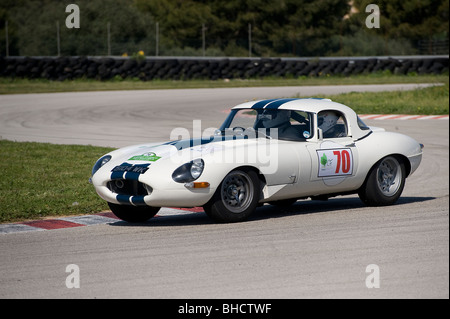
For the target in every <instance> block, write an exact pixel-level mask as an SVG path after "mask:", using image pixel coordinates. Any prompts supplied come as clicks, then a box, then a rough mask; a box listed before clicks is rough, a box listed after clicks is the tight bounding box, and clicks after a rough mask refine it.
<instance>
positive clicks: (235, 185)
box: [221, 171, 254, 213]
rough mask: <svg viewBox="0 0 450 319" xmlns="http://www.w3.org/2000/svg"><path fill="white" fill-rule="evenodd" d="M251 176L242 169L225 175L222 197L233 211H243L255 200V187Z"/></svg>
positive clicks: (227, 207)
mask: <svg viewBox="0 0 450 319" xmlns="http://www.w3.org/2000/svg"><path fill="white" fill-rule="evenodd" d="M253 187H254V186H253V183H252V182H251V180H250V177H249V176H248V175H247V174H246V173H244V172H240V171H235V172H232V173H230V174H229V175H227V176H226V177H225V179H224V180H223V182H222V187H221V197H222V202H223V205H224V206H225V208H226V209H228V210H229V211H230V212H233V213H242V212H243V211H245V210H246V209H247V208H248V207H249V206H250V204H251V203H252V201H253V194H254V188H253Z"/></svg>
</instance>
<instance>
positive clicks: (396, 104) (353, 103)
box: [327, 82, 449, 115]
mask: <svg viewBox="0 0 450 319" xmlns="http://www.w3.org/2000/svg"><path fill="white" fill-rule="evenodd" d="M327 97H328V98H330V99H332V100H333V101H335V102H339V103H342V104H345V105H348V106H350V107H351V108H352V109H353V110H354V111H355V112H356V113H358V114H407V115H443V114H449V84H448V82H447V83H445V84H444V85H440V86H432V87H427V88H423V89H417V90H411V91H391V92H351V93H344V94H339V95H334V96H327Z"/></svg>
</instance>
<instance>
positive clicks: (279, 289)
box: [0, 87, 449, 299]
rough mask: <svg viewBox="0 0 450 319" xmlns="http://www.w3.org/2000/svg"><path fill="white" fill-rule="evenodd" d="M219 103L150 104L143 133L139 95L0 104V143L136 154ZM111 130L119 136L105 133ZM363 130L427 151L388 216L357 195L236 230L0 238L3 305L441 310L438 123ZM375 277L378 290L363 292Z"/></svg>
mask: <svg viewBox="0 0 450 319" xmlns="http://www.w3.org/2000/svg"><path fill="white" fill-rule="evenodd" d="M300 89H303V88H300ZM320 89H321V90H323V87H320ZM311 90H313V89H311ZM217 92H218V91H215V92H214V93H208V92H207V91H206V90H199V91H197V90H186V92H185V94H184V99H183V98H182V97H181V96H178V95H177V94H175V96H174V100H172V101H171V100H170V97H169V96H167V97H166V100H164V99H163V98H161V100H158V101H157V102H158V105H160V106H161V105H163V106H164V108H163V113H162V114H164V115H162V114H161V112H158V114H159V115H158V116H159V117H158V121H156V122H157V123H153V124H151V125H150V124H149V125H148V126H146V122H151V119H152V114H156V113H155V112H157V110H154V109H151V108H149V107H148V98H149V95H150V93H147V92H129V93H127V92H125V93H123V94H125V95H126V97H119V96H117V95H116V93H115V92H107V93H103V92H102V93H97V94H93V95H90V94H88V93H78V94H76V93H70V94H55V95H51V94H48V95H42V96H43V97H44V98H43V100H41V99H39V98H37V96H40V95H33V96H31V95H30V96H28V95H21V96H14V97H13V96H2V97H0V112H1V113H0V119H1V123H0V130H1V133H0V135H2V136H3V138H7V137H8V136H11V137H13V138H12V139H18V140H19V137H22V138H23V139H24V140H29V139H30V138H35V139H36V140H39V141H47V142H58V143H59V142H74V143H88V144H96V145H105V146H121V145H120V144H122V143H124V144H127V143H128V144H129V142H130V140H131V139H132V137H133V134H136V132H142V134H140V135H139V134H138V135H137V136H138V138H139V139H140V140H139V141H138V142H141V141H142V142H144V141H145V140H144V138H145V137H146V136H148V135H147V133H148V132H151V135H152V141H155V142H156V141H161V140H165V139H167V138H168V135H167V130H170V129H171V128H173V127H174V126H177V125H179V126H181V127H183V126H186V125H192V124H191V123H192V119H202V120H203V121H205V122H206V123H207V124H206V125H205V126H204V125H203V122H202V127H205V128H206V127H209V126H213V125H215V126H217V125H219V124H220V122H221V121H222V119H223V118H224V114H223V113H222V111H223V110H224V109H227V108H228V107H230V106H232V105H233V104H236V102H237V103H239V102H241V101H242V99H245V98H244V97H243V96H237V93H235V92H233V93H230V92H227V91H224V92H222V93H220V94H219V93H217ZM272 93H273V92H269V91H267V92H266V91H264V92H262V93H261V92H259V93H256V92H255V93H252V94H254V95H252V94H250V96H249V97H248V99H253V98H257V96H256V94H260V98H266V97H271V96H272V95H271V94H272ZM147 94H148V95H147ZM153 94H154V93H153ZM158 94H167V93H164V92H160V93H158ZM223 94H225V96H224V95H223ZM288 94H289V96H290V93H286V92H283V94H280V96H285V95H288ZM315 94H316V93H309V94H308V93H306V92H305V94H302V95H315ZM327 94H328V93H327ZM226 95H228V97H229V99H228V98H227V96H226ZM196 96H197V99H196V98H195V97H196ZM21 99H22V102H21ZM92 99H94V100H95V101H92ZM121 99H124V100H129V101H130V102H129V104H128V106H129V108H125V107H123V104H122V101H123V100H121ZM230 100H233V101H232V102H230ZM237 100H240V101H237ZM5 101H7V103H6V102H5ZM32 101H33V103H32ZM5 103H6V104H5ZM32 104H33V109H31V108H30V106H31V105H32ZM173 104H177V108H175V107H174V108H172V109H170V108H169V105H173ZM5 105H7V106H8V107H5ZM12 105H15V106H16V107H15V111H14V110H13V109H14V108H13V107H12ZM207 106H211V108H208V109H207V110H206V109H205V108H206V107H207ZM91 107H92V109H91ZM175 110H176V112H175ZM192 110H194V111H192ZM52 111H53V112H52ZM30 113H32V114H34V115H35V116H36V117H37V119H34V117H33V116H32V115H31V114H30ZM5 114H8V116H9V120H6V119H5V118H3V116H4V115H5ZM87 114H90V115H91V117H90V118H89V117H87V116H86V115H87ZM171 117H172V119H171ZM115 120H116V121H117V122H115ZM118 122H123V123H124V125H123V126H122V127H121V126H119V127H114V126H113V123H114V125H115V124H117V123H118ZM366 122H367V124H369V125H375V126H379V127H384V128H386V129H387V130H391V131H396V132H400V133H404V134H407V135H410V136H412V137H414V138H415V139H417V140H418V141H419V142H421V143H423V144H425V149H424V157H423V161H422V164H421V166H420V167H419V169H418V170H417V171H416V172H415V173H414V174H413V175H412V176H411V177H410V178H408V179H407V182H406V187H405V190H404V193H403V195H402V197H401V198H400V200H399V202H398V204H397V205H395V206H391V207H379V208H373V207H365V206H364V205H363V204H362V203H361V202H360V200H359V199H358V197H357V196H345V197H337V198H334V199H330V200H329V201H326V202H322V201H298V202H297V203H296V204H295V205H293V206H292V207H290V208H287V209H280V208H276V207H273V206H270V205H265V206H263V207H260V208H258V209H257V211H256V213H255V214H254V215H253V216H252V217H251V218H250V220H249V221H247V222H243V223H238V224H214V223H212V222H211V221H210V220H209V219H208V218H207V217H206V215H205V214H204V213H190V214H183V215H178V216H172V217H165V218H155V219H152V220H150V221H149V222H147V223H144V224H138V225H130V224H127V223H125V222H121V221H117V222H113V223H108V224H98V225H90V226H87V227H74V228H65V229H58V230H50V231H36V232H19V233H8V234H0V298H208V299H209V298H449V215H448V212H449V165H448V154H449V133H448V132H449V131H448V130H449V122H448V120H403V121H402V120H378V121H371V120H367V121H366ZM108 123H109V124H108ZM132 123H134V124H135V125H134V126H133V125H132ZM5 125H6V126H5ZM45 127H47V130H48V131H47V132H45V129H44V128H45ZM107 127H109V131H106V128H107ZM155 128H156V129H155ZM103 129H105V131H104V134H103V135H100V136H99V135H96V136H95V137H92V136H91V135H90V134H89V133H91V134H92V133H93V132H99V130H100V131H101V130H103ZM160 130H161V132H159V131H160ZM34 131H35V132H36V133H39V134H41V135H37V136H34V135H33V134H32V133H33V132H34ZM30 133H31V134H30ZM108 133H110V134H108ZM158 134H160V135H158ZM120 136H122V137H123V139H122V140H118V141H117V138H118V137H120ZM153 137H154V138H153ZM58 138H59V139H58ZM70 138H71V139H70ZM116 141H117V142H116ZM95 160H96V159H93V162H94V161H95ZM87 187H90V185H87ZM71 264H75V265H77V266H78V267H79V270H80V273H79V274H80V288H72V289H69V288H67V287H66V279H67V277H68V276H69V273H67V272H66V267H67V266H68V265H71ZM373 264H375V265H377V267H378V269H379V274H380V277H379V283H380V287H379V288H368V287H367V286H366V279H368V278H369V279H370V276H371V274H372V273H371V272H370V271H369V272H366V268H367V267H368V266H369V265H373Z"/></svg>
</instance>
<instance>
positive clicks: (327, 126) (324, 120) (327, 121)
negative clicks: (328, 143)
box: [318, 111, 345, 138]
mask: <svg viewBox="0 0 450 319" xmlns="http://www.w3.org/2000/svg"><path fill="white" fill-rule="evenodd" d="M338 120H339V115H338V114H336V112H333V111H324V112H320V113H319V116H318V121H319V128H320V129H322V132H323V137H325V138H331V137H343V136H345V132H340V131H339V130H338V129H337V126H336V124H337V121H338Z"/></svg>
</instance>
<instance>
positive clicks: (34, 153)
mask: <svg viewBox="0 0 450 319" xmlns="http://www.w3.org/2000/svg"><path fill="white" fill-rule="evenodd" d="M110 150H111V149H109V148H101V147H93V146H78V145H52V144H45V143H27V142H26V143H19V142H11V141H6V140H0V170H1V172H2V178H1V179H0V223H4V222H14V221H19V220H26V219H38V218H41V217H45V216H62V215H78V214H90V213H95V212H99V211H102V210H105V209H107V205H106V203H105V202H104V201H103V200H101V199H100V198H99V197H98V196H97V194H96V193H95V190H94V188H93V186H92V185H90V184H89V182H88V180H89V177H90V175H91V169H92V166H93V165H94V163H95V161H96V160H97V158H99V157H100V156H101V155H103V154H105V153H107V152H109V151H110Z"/></svg>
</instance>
